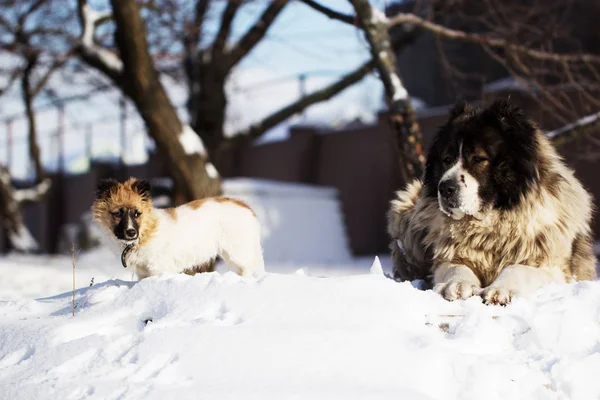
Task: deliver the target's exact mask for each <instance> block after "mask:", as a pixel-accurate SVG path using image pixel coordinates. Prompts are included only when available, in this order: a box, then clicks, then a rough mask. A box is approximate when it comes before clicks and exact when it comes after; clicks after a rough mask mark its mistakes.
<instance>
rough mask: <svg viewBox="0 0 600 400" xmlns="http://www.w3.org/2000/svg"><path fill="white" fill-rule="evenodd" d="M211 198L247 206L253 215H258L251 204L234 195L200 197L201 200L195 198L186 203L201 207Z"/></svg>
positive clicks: (192, 206)
mask: <svg viewBox="0 0 600 400" xmlns="http://www.w3.org/2000/svg"><path fill="white" fill-rule="evenodd" d="M209 200H214V201H216V202H217V203H233V204H235V205H237V206H239V207H243V208H246V209H248V210H250V211H251V212H252V215H254V216H256V214H255V213H254V210H252V208H250V206H249V205H248V204H246V203H244V202H243V201H241V200H239V199H234V198H233V197H223V196H220V197H209V198H206V199H200V200H194V201H190V202H189V203H187V204H186V205H187V206H189V207H191V208H192V209H194V210H197V209H199V208H200V207H202V206H203V205H204V203H206V202H207V201H209Z"/></svg>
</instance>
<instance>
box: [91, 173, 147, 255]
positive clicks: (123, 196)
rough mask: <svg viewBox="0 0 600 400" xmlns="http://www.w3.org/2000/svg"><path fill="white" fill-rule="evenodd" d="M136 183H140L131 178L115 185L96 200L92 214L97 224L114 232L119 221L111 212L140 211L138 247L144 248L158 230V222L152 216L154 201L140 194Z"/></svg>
mask: <svg viewBox="0 0 600 400" xmlns="http://www.w3.org/2000/svg"><path fill="white" fill-rule="evenodd" d="M136 182H138V180H137V179H136V178H129V179H128V180H127V181H125V182H123V183H117V184H115V185H114V186H113V187H112V188H111V189H110V191H108V192H107V193H106V194H105V195H104V196H103V197H101V198H98V199H96V201H95V202H94V204H93V205H92V213H93V218H94V220H95V221H96V222H98V223H99V224H102V225H104V226H105V227H107V228H109V229H110V230H111V231H112V230H113V229H114V227H115V225H116V223H117V221H115V219H114V218H113V216H112V215H111V212H114V211H115V210H118V209H119V208H121V207H127V208H133V209H136V210H139V211H140V212H141V215H140V217H139V222H138V224H139V241H138V245H139V246H143V245H144V243H145V242H146V241H147V240H148V239H149V238H150V237H152V235H153V234H154V233H155V232H156V230H157V229H158V220H157V218H156V217H155V216H154V215H153V214H152V200H151V199H150V198H148V197H143V196H142V195H140V194H139V193H138V191H137V190H136V189H135V187H134V186H135V184H136Z"/></svg>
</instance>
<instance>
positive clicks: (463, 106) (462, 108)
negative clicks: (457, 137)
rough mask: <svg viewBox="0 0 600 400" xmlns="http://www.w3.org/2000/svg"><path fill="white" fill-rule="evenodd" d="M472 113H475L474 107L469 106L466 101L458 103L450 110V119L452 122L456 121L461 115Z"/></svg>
mask: <svg viewBox="0 0 600 400" xmlns="http://www.w3.org/2000/svg"><path fill="white" fill-rule="evenodd" d="M471 111H473V106H472V105H470V104H468V103H467V102H466V101H457V102H456V103H454V106H453V107H452V109H451V110H450V115H449V117H448V119H449V120H450V121H454V120H455V119H457V118H458V117H460V116H461V115H464V114H467V113H470V112H471Z"/></svg>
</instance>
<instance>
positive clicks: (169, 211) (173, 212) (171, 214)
mask: <svg viewBox="0 0 600 400" xmlns="http://www.w3.org/2000/svg"><path fill="white" fill-rule="evenodd" d="M165 212H166V213H167V215H168V216H169V217H171V219H172V220H173V221H177V210H176V209H175V208H165Z"/></svg>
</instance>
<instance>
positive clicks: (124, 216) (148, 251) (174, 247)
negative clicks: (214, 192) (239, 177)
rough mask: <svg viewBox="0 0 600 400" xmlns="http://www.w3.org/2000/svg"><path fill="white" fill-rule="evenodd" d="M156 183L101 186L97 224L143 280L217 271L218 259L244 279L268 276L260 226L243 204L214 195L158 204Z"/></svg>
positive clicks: (96, 207) (111, 181) (95, 212)
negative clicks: (175, 204) (152, 193)
mask: <svg viewBox="0 0 600 400" xmlns="http://www.w3.org/2000/svg"><path fill="white" fill-rule="evenodd" d="M150 189H151V187H150V183H149V182H147V181H144V180H138V179H136V178H130V179H129V180H127V181H126V182H123V183H119V182H117V181H116V180H114V179H108V180H103V181H101V182H100V184H99V185H98V188H97V192H96V200H95V202H94V204H93V206H92V211H93V215H94V220H95V221H96V222H98V223H99V224H100V225H101V226H102V227H104V228H105V230H106V231H107V233H108V236H109V238H110V239H111V240H110V241H111V242H112V244H114V245H116V248H117V249H118V251H119V252H120V253H121V261H122V263H123V266H124V267H132V268H133V269H134V270H135V273H136V275H137V276H138V278H139V279H140V280H142V279H144V278H147V277H149V276H153V275H158V274H162V273H181V272H183V273H186V274H188V275H194V274H196V273H198V272H211V271H213V270H214V264H215V260H216V258H217V256H219V257H221V258H222V259H223V260H224V261H225V262H226V263H227V264H229V266H231V267H233V268H234V269H235V271H236V272H237V273H238V274H239V275H241V276H260V275H263V274H264V272H265V268H264V261H263V251H262V246H261V241H260V222H259V221H258V218H257V217H256V215H255V214H254V212H253V211H252V209H251V208H250V207H249V206H248V205H247V204H245V203H244V202H242V201H240V200H236V199H233V198H228V197H212V198H206V199H202V200H195V201H192V202H190V203H187V204H184V205H181V206H179V207H176V208H167V209H160V208H154V207H153V206H152V199H151V196H150Z"/></svg>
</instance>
